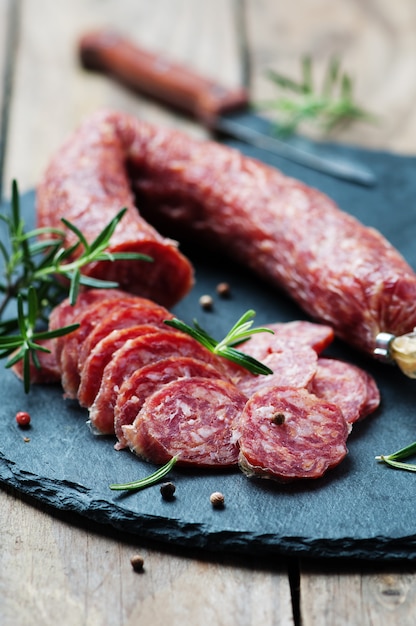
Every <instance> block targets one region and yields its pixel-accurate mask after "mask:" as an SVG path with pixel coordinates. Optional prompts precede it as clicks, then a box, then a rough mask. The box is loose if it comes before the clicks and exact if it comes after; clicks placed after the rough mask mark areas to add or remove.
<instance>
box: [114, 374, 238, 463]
mask: <svg viewBox="0 0 416 626" xmlns="http://www.w3.org/2000/svg"><path fill="white" fill-rule="evenodd" d="M245 403H246V397H245V396H244V394H242V393H241V392H240V391H238V389H237V388H236V387H235V386H234V385H233V384H232V383H230V382H227V381H224V380H218V379H208V378H200V377H195V378H184V379H179V380H174V381H172V382H170V383H167V384H166V385H164V386H163V387H162V388H161V389H159V390H158V391H156V392H154V393H153V394H152V395H151V396H150V397H149V398H148V399H147V400H146V402H145V403H144V405H143V407H142V409H141V410H140V411H139V413H138V415H137V417H136V419H135V421H134V422H133V424H131V425H130V426H124V427H123V431H124V435H125V437H126V440H127V443H128V445H129V447H130V449H131V450H132V451H133V452H135V453H136V454H138V455H139V456H141V457H143V458H145V459H147V460H149V461H152V462H153V463H166V462H167V461H168V460H169V459H171V458H172V457H173V456H176V455H177V456H178V464H179V465H197V466H203V467H216V466H228V465H235V464H236V463H237V459H238V446H237V443H236V438H235V432H234V428H235V425H236V423H237V422H238V420H239V418H240V415H241V412H242V410H243V408H244V405H245Z"/></svg>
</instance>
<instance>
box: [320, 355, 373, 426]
mask: <svg viewBox="0 0 416 626" xmlns="http://www.w3.org/2000/svg"><path fill="white" fill-rule="evenodd" d="M312 392H313V393H314V394H315V395H317V396H318V397H319V398H323V399H324V400H327V401H328V402H333V403H334V404H336V405H337V406H339V407H340V409H341V410H342V413H343V415H344V418H345V420H346V421H347V422H348V423H349V424H353V423H354V422H356V421H358V420H360V419H362V418H363V417H366V416H367V415H369V414H370V413H372V412H373V411H375V410H376V408H377V407H378V406H379V404H380V392H379V390H378V388H377V385H376V382H375V380H374V379H373V377H372V376H370V374H368V373H367V372H365V371H364V370H362V369H360V368H359V367H357V366H356V365H352V364H351V363H345V362H344V361H338V360H337V359H324V358H320V359H319V360H318V366H317V372H316V375H315V377H314V379H313V381H312Z"/></svg>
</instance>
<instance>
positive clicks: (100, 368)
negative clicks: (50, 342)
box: [77, 324, 157, 407]
mask: <svg viewBox="0 0 416 626" xmlns="http://www.w3.org/2000/svg"><path fill="white" fill-rule="evenodd" d="M156 328H157V327H156V326H153V325H152V324H140V325H138V326H129V327H127V328H122V329H115V330H113V331H111V332H109V334H108V335H107V336H105V337H103V339H101V341H99V342H98V343H97V345H96V346H94V348H93V349H92V351H91V352H90V354H89V355H88V357H87V358H86V359H85V361H84V365H83V366H82V368H81V369H80V384H79V387H78V393H77V398H78V402H79V403H80V405H81V406H85V407H90V406H91V405H92V403H93V402H94V400H95V397H96V395H97V393H98V391H99V389H100V385H101V381H102V377H103V373H104V369H105V367H106V365H107V364H108V363H109V362H110V361H111V359H112V357H113V355H114V353H115V352H116V351H117V350H119V349H120V348H122V347H123V346H124V344H125V343H126V341H128V340H129V339H135V338H136V337H141V336H143V335H146V334H149V333H153V332H155V331H156Z"/></svg>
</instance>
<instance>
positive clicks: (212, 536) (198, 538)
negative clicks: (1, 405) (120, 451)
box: [0, 454, 416, 562]
mask: <svg viewBox="0 0 416 626" xmlns="http://www.w3.org/2000/svg"><path fill="white" fill-rule="evenodd" d="M0 483H3V484H4V485H7V486H9V487H14V488H15V489H17V490H18V491H19V492H21V493H22V494H26V495H28V496H30V497H31V498H34V499H35V500H37V501H39V502H41V503H43V504H45V505H47V506H50V507H52V508H53V509H56V510H59V511H63V512H72V513H76V514H77V515H80V516H81V517H83V518H87V519H90V520H92V521H94V522H96V523H98V524H100V525H103V526H111V527H112V528H114V529H115V530H117V531H121V532H123V533H126V532H127V533H130V534H132V535H136V536H137V537H142V538H145V539H152V540H157V541H161V542H169V543H170V544H174V545H175V546H182V547H184V548H194V549H195V548H197V549H202V550H204V551H207V552H211V553H212V552H221V553H224V552H225V553H227V552H228V553H231V554H232V553H238V554H248V555H253V556H260V555H265V556H266V555H267V556H272V555H275V556H279V555H280V556H291V557H293V556H301V557H302V558H304V557H306V558H321V559H322V558H324V559H333V558H338V559H339V558H341V559H356V560H365V561H383V562H384V561H400V560H407V561H409V560H415V559H416V536H411V537H401V538H399V539H387V538H385V537H371V538H365V539H362V540H358V541H357V539H353V538H351V539H348V538H345V539H343V540H332V541H330V540H328V539H316V540H315V539H310V538H305V537H288V536H285V537H279V536H278V535H271V536H269V537H268V536H267V535H254V534H253V533H244V532H237V531H232V530H222V531H218V532H216V531H214V532H212V530H210V531H207V530H206V529H204V526H203V525H202V524H198V523H183V522H181V521H180V520H176V519H173V518H172V519H170V520H168V521H167V520H166V518H161V517H158V516H152V515H141V516H140V517H138V516H137V515H135V514H134V513H132V512H130V511H128V510H127V509H125V508H123V507H120V506H119V505H117V504H115V503H114V502H111V501H107V500H103V499H102V498H100V499H90V498H89V493H90V491H91V490H90V489H89V488H87V487H84V486H83V485H80V484H77V483H72V482H70V481H59V480H54V481H52V480H50V479H48V478H45V477H42V476H38V475H36V474H34V473H32V472H28V471H26V470H23V471H21V470H19V468H17V467H16V464H15V463H14V462H11V461H8V460H7V459H6V458H5V457H4V455H2V454H0ZM34 487H35V488H34ZM59 494H64V497H59ZM218 513H219V515H220V514H221V512H220V511H219V512H218Z"/></svg>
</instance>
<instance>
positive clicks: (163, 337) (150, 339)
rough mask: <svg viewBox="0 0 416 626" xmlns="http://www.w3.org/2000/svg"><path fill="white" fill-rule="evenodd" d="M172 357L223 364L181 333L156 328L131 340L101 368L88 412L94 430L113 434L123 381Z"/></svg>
mask: <svg viewBox="0 0 416 626" xmlns="http://www.w3.org/2000/svg"><path fill="white" fill-rule="evenodd" d="M171 356H191V357H194V358H197V359H200V360H201V361H204V362H206V363H209V364H211V365H213V367H219V368H221V367H222V364H221V359H220V358H219V357H216V356H215V355H213V354H211V352H209V351H208V350H207V349H206V348H204V347H203V346H202V345H201V344H200V343H198V342H197V341H196V340H195V339H193V338H192V337H189V336H188V335H185V334H183V333H181V332H176V331H173V330H172V331H171V330H155V332H153V333H149V334H147V335H143V336H141V337H137V338H136V339H130V340H129V341H127V342H126V343H125V345H124V346H123V347H122V348H120V349H119V350H117V351H116V352H115V353H114V355H113V358H112V359H111V361H110V362H109V363H108V365H107V366H106V367H105V369H104V372H103V377H102V381H101V385H100V389H99V391H98V393H97V395H96V398H95V400H94V403H93V404H92V406H91V407H90V411H89V419H90V423H91V426H92V427H93V429H94V430H95V431H97V432H99V433H102V434H113V433H114V407H115V405H116V402H117V394H118V392H119V390H120V387H121V385H122V384H123V382H124V381H125V380H126V379H127V378H128V377H129V376H131V374H132V373H133V372H134V371H135V370H137V369H139V368H140V367H143V366H144V365H148V364H149V363H154V362H156V361H158V360H160V359H165V358H167V357H171Z"/></svg>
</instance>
